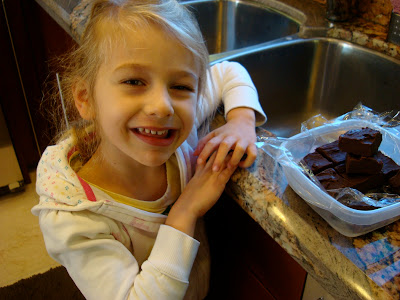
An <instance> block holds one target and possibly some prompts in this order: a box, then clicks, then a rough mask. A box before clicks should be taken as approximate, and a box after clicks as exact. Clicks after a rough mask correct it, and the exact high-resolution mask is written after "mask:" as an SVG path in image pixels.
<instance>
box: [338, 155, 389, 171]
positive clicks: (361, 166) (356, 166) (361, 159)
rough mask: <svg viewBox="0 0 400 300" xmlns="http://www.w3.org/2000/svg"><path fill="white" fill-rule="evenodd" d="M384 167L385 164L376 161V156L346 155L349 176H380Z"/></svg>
mask: <svg viewBox="0 0 400 300" xmlns="http://www.w3.org/2000/svg"><path fill="white" fill-rule="evenodd" d="M382 167H383V162H382V161H380V160H378V159H376V156H358V155H353V154H350V153H347V155H346V173H347V174H378V173H379V172H380V171H381V170H382Z"/></svg>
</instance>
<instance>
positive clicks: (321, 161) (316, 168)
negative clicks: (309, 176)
mask: <svg viewBox="0 0 400 300" xmlns="http://www.w3.org/2000/svg"><path fill="white" fill-rule="evenodd" d="M303 160H304V162H305V163H306V165H307V166H308V167H309V168H310V170H311V171H312V172H313V173H314V174H317V173H319V172H321V171H323V170H325V169H327V168H330V167H331V166H332V163H331V162H330V161H329V160H327V159H326V158H325V157H323V156H322V155H321V154H319V153H318V152H312V153H309V154H307V155H306V156H305V157H304V158H303Z"/></svg>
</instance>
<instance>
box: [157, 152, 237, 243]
mask: <svg viewBox="0 0 400 300" xmlns="http://www.w3.org/2000/svg"><path fill="white" fill-rule="evenodd" d="M216 157H217V153H213V154H212V155H211V157H210V159H209V160H208V161H207V162H206V163H205V164H198V165H197V166H196V172H195V174H194V176H193V177H192V179H191V180H190V181H189V182H188V184H187V185H186V187H185V189H184V190H183V192H182V194H181V195H180V196H179V198H178V200H177V201H176V202H175V204H174V205H173V206H172V208H171V211H170V212H169V214H168V218H167V220H166V222H165V224H166V225H169V226H171V227H174V228H176V229H178V230H180V231H182V232H185V233H186V234H188V235H191V236H193V234H194V228H195V226H196V221H197V219H198V218H200V217H202V216H203V215H204V214H205V213H206V212H207V211H208V210H209V209H210V208H211V207H213V205H214V204H215V203H216V202H217V200H218V199H219V197H220V196H221V194H222V192H223V191H224V189H225V185H226V183H227V182H228V180H229V178H230V177H231V176H232V174H233V172H234V171H235V170H236V166H231V165H228V161H229V160H230V159H231V155H228V156H227V157H226V159H225V160H224V161H223V162H222V164H221V166H220V168H219V171H213V170H212V166H213V164H214V162H215V159H216Z"/></svg>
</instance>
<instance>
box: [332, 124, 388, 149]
mask: <svg viewBox="0 0 400 300" xmlns="http://www.w3.org/2000/svg"><path fill="white" fill-rule="evenodd" d="M381 142H382V134H381V133H380V132H379V131H377V130H374V129H371V128H368V127H363V128H361V129H353V130H349V131H347V132H346V133H344V134H342V135H340V136H339V148H340V150H342V151H344V152H348V153H351V154H354V155H359V156H373V155H375V154H376V153H377V151H378V148H379V146H380V144H381Z"/></svg>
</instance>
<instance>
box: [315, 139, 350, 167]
mask: <svg viewBox="0 0 400 300" xmlns="http://www.w3.org/2000/svg"><path fill="white" fill-rule="evenodd" d="M316 151H317V152H318V153H320V154H321V155H322V156H323V157H325V158H326V159H327V160H329V161H331V162H333V164H334V165H338V164H341V163H343V162H344V161H345V159H346V152H344V151H342V150H340V149H339V140H336V141H334V142H332V143H329V144H325V145H322V146H320V147H318V148H317V149H316Z"/></svg>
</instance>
